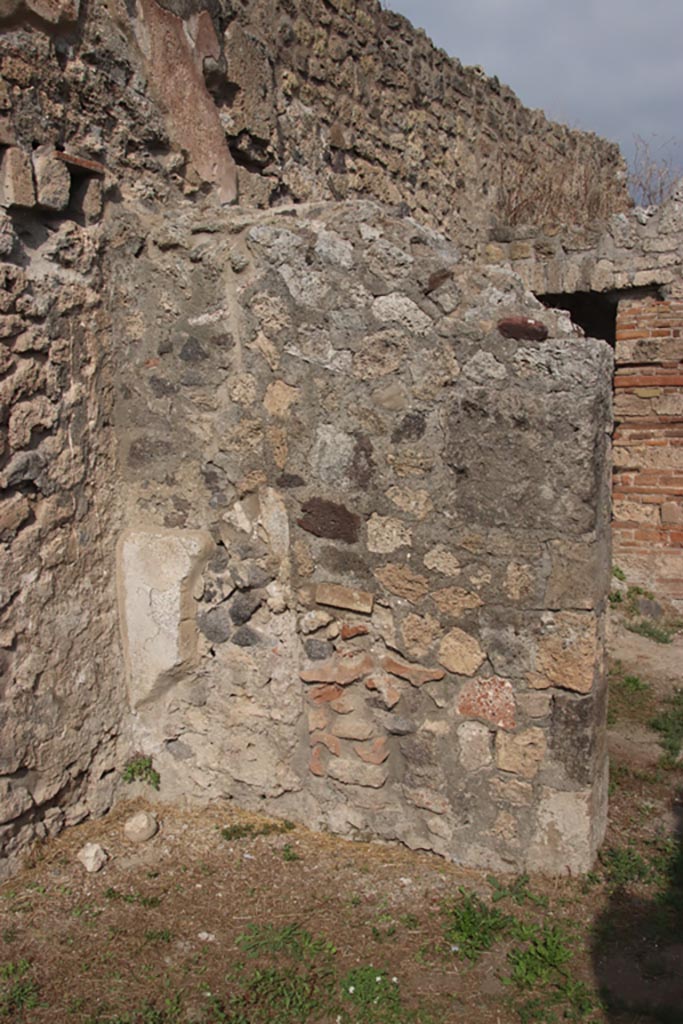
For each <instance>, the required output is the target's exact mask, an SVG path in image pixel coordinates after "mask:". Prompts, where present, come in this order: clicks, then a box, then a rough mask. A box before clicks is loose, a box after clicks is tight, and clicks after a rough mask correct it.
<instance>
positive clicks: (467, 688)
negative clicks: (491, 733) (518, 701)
mask: <svg viewBox="0 0 683 1024" xmlns="http://www.w3.org/2000/svg"><path fill="white" fill-rule="evenodd" d="M515 710H516V709H515V696H514V691H513V689H512V683H511V682H510V681H509V680H508V679H501V678H500V677H499V676H491V677H490V678H489V679H470V680H469V681H468V682H466V683H465V684H464V686H463V688H462V690H461V691H460V696H459V697H458V704H457V711H458V714H459V715H466V716H467V717H469V718H484V719H486V721H487V722H491V724H492V725H497V726H498V727H499V728H501V729H514V727H515Z"/></svg>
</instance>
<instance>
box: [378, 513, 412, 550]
mask: <svg viewBox="0 0 683 1024" xmlns="http://www.w3.org/2000/svg"><path fill="white" fill-rule="evenodd" d="M411 541H412V534H411V532H410V530H409V529H408V527H407V526H406V525H405V523H402V522H401V520H400V519H392V518H391V516H379V515H377V513H373V514H372V515H371V516H370V519H369V520H368V551H373V552H375V553H376V554H384V555H386V554H389V553H390V552H392V551H396V549H397V548H400V547H407V546H408V545H409V544H410V543H411Z"/></svg>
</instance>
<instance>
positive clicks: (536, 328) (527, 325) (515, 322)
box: [498, 316, 548, 341]
mask: <svg viewBox="0 0 683 1024" xmlns="http://www.w3.org/2000/svg"><path fill="white" fill-rule="evenodd" d="M498 330H499V331H500V333H501V334H502V335H503V337H504V338H514V339H516V340H517V341H522V340H525V341H545V339H546V338H547V337H548V328H547V327H546V325H545V324H544V323H543V322H542V321H541V320H530V319H529V317H526V316H509V317H506V318H505V319H504V320H500V321H499V322H498Z"/></svg>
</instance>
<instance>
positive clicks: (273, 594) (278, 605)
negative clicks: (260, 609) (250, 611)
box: [266, 580, 287, 615]
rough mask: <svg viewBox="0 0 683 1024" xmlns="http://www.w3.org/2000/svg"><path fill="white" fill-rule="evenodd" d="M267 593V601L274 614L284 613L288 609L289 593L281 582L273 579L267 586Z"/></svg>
mask: <svg viewBox="0 0 683 1024" xmlns="http://www.w3.org/2000/svg"><path fill="white" fill-rule="evenodd" d="M266 594H267V595H268V596H267V598H266V603H267V604H268V608H269V609H270V611H271V612H272V613H273V615H282V613H283V612H286V611H287V593H286V591H285V588H284V587H283V586H282V584H281V583H278V582H277V580H273V582H272V583H269V584H268V586H267V587H266Z"/></svg>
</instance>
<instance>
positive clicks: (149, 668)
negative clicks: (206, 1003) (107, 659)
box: [118, 530, 213, 709]
mask: <svg viewBox="0 0 683 1024" xmlns="http://www.w3.org/2000/svg"><path fill="white" fill-rule="evenodd" d="M212 543H213V542H212V540H211V537H210V535H209V534H208V533H204V532H203V531H200V530H185V531H182V530H127V531H126V532H125V533H124V534H123V536H122V537H121V539H120V541H119V546H118V590H119V614H120V617H121V632H122V637H123V649H124V657H125V662H126V669H127V674H128V692H129V699H130V704H131V707H132V708H134V709H135V708H139V707H140V706H141V705H144V704H147V703H149V702H150V701H152V700H155V699H156V698H157V697H159V696H160V695H161V694H163V693H164V692H165V691H166V690H167V689H168V688H169V687H170V686H171V685H172V684H173V682H174V681H175V680H177V679H178V678H179V676H180V674H181V673H182V672H183V671H184V670H185V669H186V668H188V667H189V666H190V665H191V664H192V663H193V662H194V660H195V658H196V653H197V628H196V624H195V615H194V599H193V591H194V588H195V585H196V583H197V579H198V577H199V575H200V573H201V572H202V570H203V568H204V564H205V562H206V559H207V558H208V555H209V552H210V551H211V547H212Z"/></svg>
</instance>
